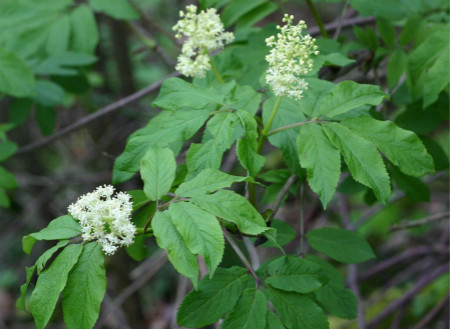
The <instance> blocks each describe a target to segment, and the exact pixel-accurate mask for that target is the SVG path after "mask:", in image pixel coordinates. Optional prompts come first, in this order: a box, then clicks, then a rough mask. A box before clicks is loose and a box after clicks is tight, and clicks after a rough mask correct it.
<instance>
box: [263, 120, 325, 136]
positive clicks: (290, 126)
mask: <svg viewBox="0 0 450 329" xmlns="http://www.w3.org/2000/svg"><path fill="white" fill-rule="evenodd" d="M314 122H315V123H322V122H323V121H319V120H309V121H301V122H295V123H291V124H288V125H286V126H283V127H279V128H276V129H273V130H271V131H269V132H268V133H267V136H271V135H273V134H276V133H279V132H280V131H284V130H288V129H292V128H295V127H300V126H302V125H304V124H307V123H314Z"/></svg>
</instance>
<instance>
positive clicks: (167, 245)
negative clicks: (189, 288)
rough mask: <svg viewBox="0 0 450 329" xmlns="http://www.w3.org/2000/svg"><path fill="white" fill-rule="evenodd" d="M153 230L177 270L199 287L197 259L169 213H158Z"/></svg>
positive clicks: (153, 222) (157, 240) (154, 219)
mask: <svg viewBox="0 0 450 329" xmlns="http://www.w3.org/2000/svg"><path fill="white" fill-rule="evenodd" d="M152 229H153V234H154V235H155V237H156V242H157V243H158V246H159V247H160V248H163V249H165V250H167V252H168V256H169V260H170V262H171V263H172V264H173V266H174V267H175V269H176V270H177V271H178V272H180V273H181V274H183V275H184V276H186V277H188V278H189V279H191V281H192V284H193V285H194V287H197V280H198V265H197V259H196V257H195V255H194V254H193V253H192V252H191V251H190V250H189V248H188V247H187V246H186V242H185V241H184V240H183V237H182V236H181V234H180V232H178V230H177V228H176V226H175V224H174V223H173V219H172V217H170V215H169V213H168V212H167V211H165V212H156V214H155V216H154V217H153V219H152Z"/></svg>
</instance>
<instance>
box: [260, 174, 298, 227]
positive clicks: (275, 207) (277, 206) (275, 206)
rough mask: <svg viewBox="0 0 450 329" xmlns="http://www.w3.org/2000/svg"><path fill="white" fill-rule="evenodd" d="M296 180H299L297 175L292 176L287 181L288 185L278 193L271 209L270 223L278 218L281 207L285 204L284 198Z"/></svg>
mask: <svg viewBox="0 0 450 329" xmlns="http://www.w3.org/2000/svg"><path fill="white" fill-rule="evenodd" d="M296 179H297V175H291V176H289V178H288V179H287V181H286V183H284V185H283V187H282V188H281V191H280V193H278V195H277V198H276V199H275V201H274V203H273V206H271V207H270V208H271V209H273V212H272V214H271V215H270V217H269V218H268V220H267V221H268V222H270V221H271V220H272V219H273V218H274V217H275V216H276V214H277V212H278V210H279V209H280V207H281V204H282V203H283V199H284V197H285V196H286V194H287V193H288V192H289V190H290V189H291V187H292V185H294V183H295V180H296Z"/></svg>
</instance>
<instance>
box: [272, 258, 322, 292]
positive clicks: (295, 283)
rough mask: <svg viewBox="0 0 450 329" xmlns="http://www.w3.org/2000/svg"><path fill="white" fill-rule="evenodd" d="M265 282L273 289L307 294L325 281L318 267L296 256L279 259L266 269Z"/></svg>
mask: <svg viewBox="0 0 450 329" xmlns="http://www.w3.org/2000/svg"><path fill="white" fill-rule="evenodd" d="M267 270H268V274H269V277H268V278H266V279H265V282H266V283H267V284H269V285H270V286H271V287H273V288H277V289H280V290H284V291H293V292H298V293H302V294H307V293H309V292H311V291H314V290H317V289H318V288H320V287H321V286H322V285H323V284H324V283H326V281H324V278H323V276H322V275H321V274H320V273H319V271H320V266H319V265H317V264H315V263H313V262H311V261H309V260H306V259H301V258H298V257H297V256H285V257H280V258H278V259H276V260H274V261H272V262H271V263H270V264H269V266H268V268H267Z"/></svg>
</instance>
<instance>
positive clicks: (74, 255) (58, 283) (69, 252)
mask: <svg viewBox="0 0 450 329" xmlns="http://www.w3.org/2000/svg"><path fill="white" fill-rule="evenodd" d="M82 249H83V245H81V244H72V245H70V246H67V247H66V248H64V249H63V251H62V252H61V253H60V254H59V255H58V256H57V257H56V258H55V260H54V261H53V262H52V264H51V265H50V267H49V268H47V269H46V270H45V271H43V272H42V273H41V275H39V277H38V280H37V283H36V288H34V290H33V293H32V294H31V298H30V309H31V314H33V317H34V321H35V322H36V327H37V328H38V329H43V328H44V327H45V326H46V325H47V323H48V321H49V320H50V317H51V315H52V313H53V310H54V309H55V306H56V302H57V301H58V297H59V294H60V293H61V291H62V290H63V289H64V287H65V285H66V282H67V276H68V275H69V272H70V271H71V270H72V268H73V266H74V265H75V263H76V262H77V260H78V257H79V256H80V253H81V251H82Z"/></svg>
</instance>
